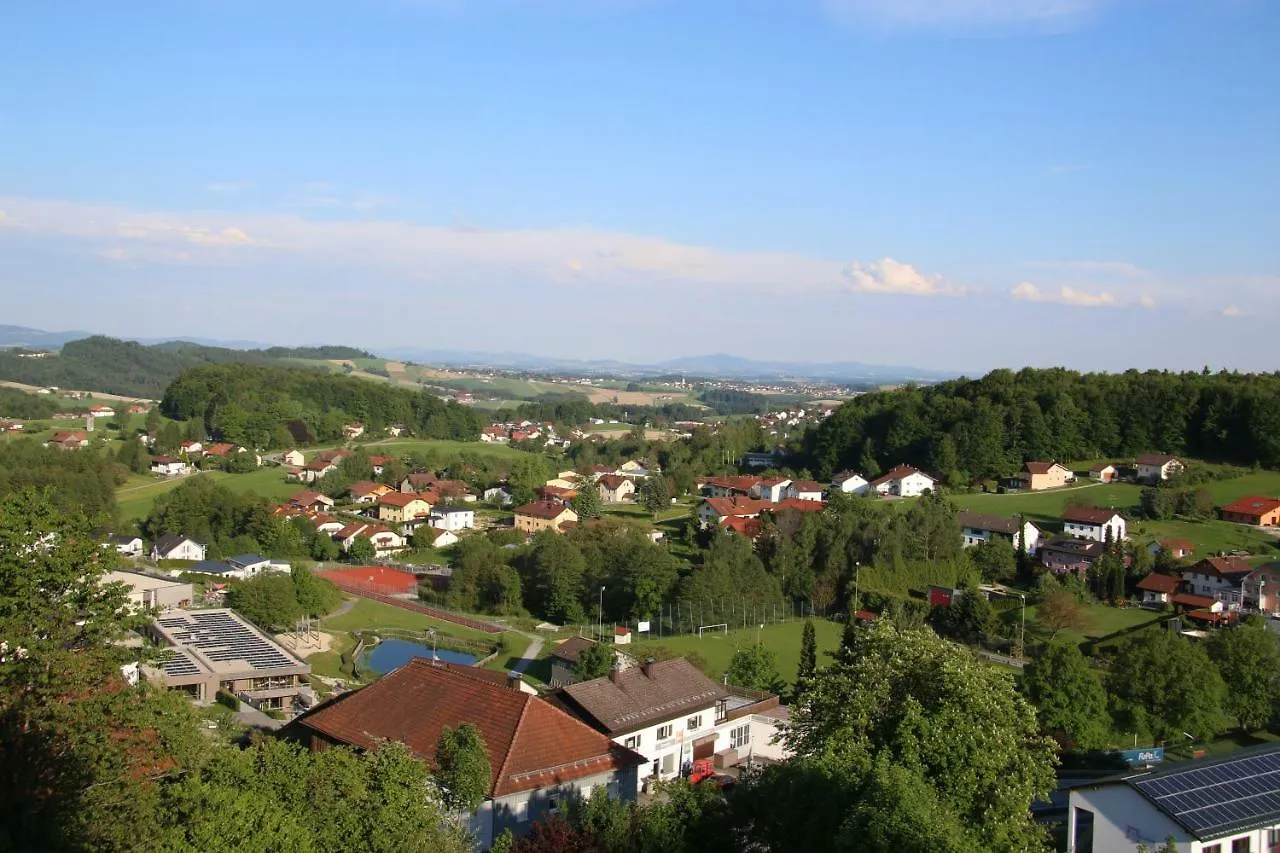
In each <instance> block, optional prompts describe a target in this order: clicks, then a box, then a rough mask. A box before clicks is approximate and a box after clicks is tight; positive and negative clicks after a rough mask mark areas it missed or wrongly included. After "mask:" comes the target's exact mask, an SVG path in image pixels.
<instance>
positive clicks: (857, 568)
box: [850, 560, 862, 621]
mask: <svg viewBox="0 0 1280 853" xmlns="http://www.w3.org/2000/svg"><path fill="white" fill-rule="evenodd" d="M861 574H862V563H860V562H858V561H857V560H854V561H853V616H852V617H850V621H853V619H855V618H857V616H858V578H859V576H860V575H861Z"/></svg>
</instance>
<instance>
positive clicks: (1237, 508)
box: [1222, 495, 1280, 518]
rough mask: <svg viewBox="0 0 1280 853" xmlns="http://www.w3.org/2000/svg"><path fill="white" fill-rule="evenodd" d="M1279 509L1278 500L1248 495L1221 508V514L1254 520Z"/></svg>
mask: <svg viewBox="0 0 1280 853" xmlns="http://www.w3.org/2000/svg"><path fill="white" fill-rule="evenodd" d="M1278 509H1280V500H1277V499H1276V498H1264V497H1259V496H1258V495H1249V496H1247V497H1243V498H1241V499H1240V500H1238V501H1233V502H1231V503H1229V504H1227V505H1226V506H1224V507H1223V508H1222V511H1223V512H1227V513H1231V514H1232V515H1248V516H1252V517H1254V518H1261V517H1262V516H1264V515H1267V514H1268V513H1272V512H1275V511H1276V510H1278Z"/></svg>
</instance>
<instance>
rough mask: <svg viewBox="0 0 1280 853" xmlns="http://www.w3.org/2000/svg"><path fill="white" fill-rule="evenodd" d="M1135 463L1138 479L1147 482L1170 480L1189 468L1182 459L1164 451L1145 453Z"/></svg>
mask: <svg viewBox="0 0 1280 853" xmlns="http://www.w3.org/2000/svg"><path fill="white" fill-rule="evenodd" d="M1135 463H1136V465H1137V470H1138V479H1139V480H1142V481H1143V482H1147V483H1159V482H1160V481H1162V480H1168V479H1169V478H1171V477H1176V476H1177V475H1178V474H1181V473H1182V472H1183V471H1185V470H1186V469H1187V466H1186V463H1184V462H1183V461H1182V460H1181V459H1179V458H1178V457H1176V456H1169V455H1167V454H1164V453H1144V454H1142V455H1141V456H1139V457H1138V458H1137V459H1136V460H1135Z"/></svg>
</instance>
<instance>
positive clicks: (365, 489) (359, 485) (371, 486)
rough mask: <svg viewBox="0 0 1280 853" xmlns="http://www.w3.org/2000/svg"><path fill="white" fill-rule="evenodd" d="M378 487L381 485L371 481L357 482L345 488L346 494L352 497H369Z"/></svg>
mask: <svg viewBox="0 0 1280 853" xmlns="http://www.w3.org/2000/svg"><path fill="white" fill-rule="evenodd" d="M379 486H382V483H375V482H372V481H371V480H360V481H358V482H355V483H352V484H351V485H350V486H348V487H347V494H349V495H352V496H354V497H360V496H362V495H369V494H373V493H374V492H375V491H377V489H378V487H379ZM383 488H388V487H385V486H384V487H383Z"/></svg>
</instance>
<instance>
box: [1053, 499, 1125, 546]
mask: <svg viewBox="0 0 1280 853" xmlns="http://www.w3.org/2000/svg"><path fill="white" fill-rule="evenodd" d="M1062 532H1063V533H1065V534H1066V535H1068V536H1074V537H1076V538H1077V539H1093V540H1094V541H1096V542H1123V541H1124V540H1126V539H1128V538H1129V527H1128V524H1127V523H1126V522H1125V520H1124V516H1123V515H1121V514H1120V513H1118V512H1116V511H1115V510H1113V509H1095V508H1093V507H1083V506H1078V507H1070V508H1068V509H1067V511H1066V512H1064V513H1063V514H1062Z"/></svg>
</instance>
